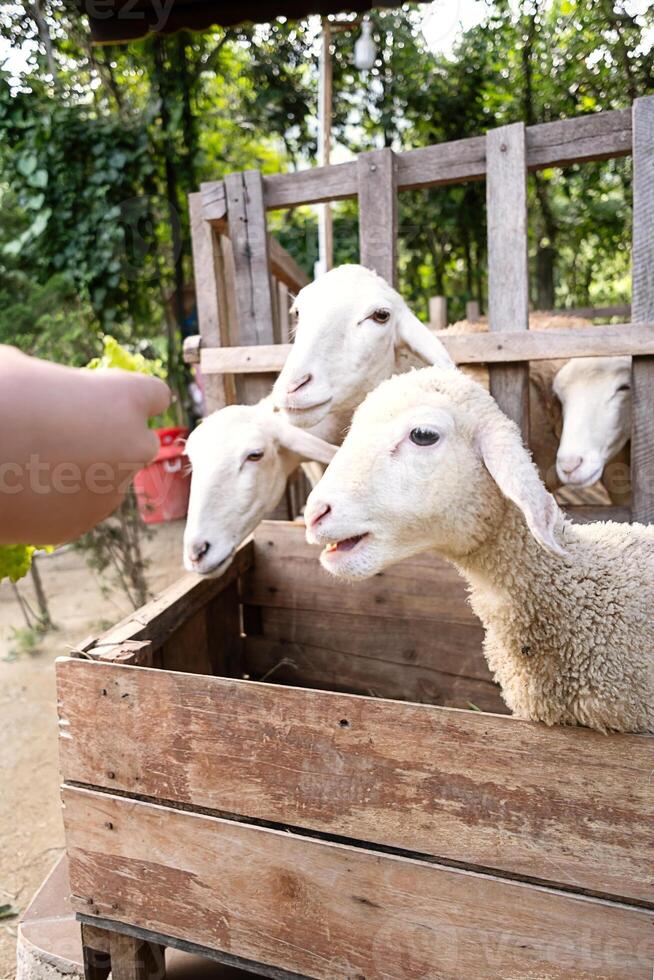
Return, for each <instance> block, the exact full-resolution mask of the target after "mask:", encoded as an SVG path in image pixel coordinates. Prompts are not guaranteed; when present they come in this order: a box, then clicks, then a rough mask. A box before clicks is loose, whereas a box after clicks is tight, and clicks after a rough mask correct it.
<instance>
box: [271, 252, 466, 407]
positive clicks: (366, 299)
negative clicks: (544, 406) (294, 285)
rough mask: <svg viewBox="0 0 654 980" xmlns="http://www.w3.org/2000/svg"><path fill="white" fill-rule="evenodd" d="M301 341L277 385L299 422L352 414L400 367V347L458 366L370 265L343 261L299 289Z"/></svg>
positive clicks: (276, 392) (276, 395) (279, 402)
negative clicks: (340, 264)
mask: <svg viewBox="0 0 654 980" xmlns="http://www.w3.org/2000/svg"><path fill="white" fill-rule="evenodd" d="M294 311H295V316H296V318H297V320H296V326H295V342H294V344H293V347H292V349H291V353H290V354H289V357H288V360H287V361H286V364H285V365H284V368H283V370H282V372H281V373H280V375H279V377H278V378H277V381H276V383H275V386H274V388H273V399H274V402H275V405H276V406H277V407H278V408H280V409H283V410H284V411H285V412H286V413H287V415H288V418H289V420H290V421H291V422H292V423H293V424H294V425H299V426H302V427H311V426H314V425H316V424H317V423H318V422H320V421H321V419H323V418H325V416H326V415H327V414H328V413H331V412H345V411H351V410H353V409H354V408H356V406H357V405H358V404H359V403H360V402H361V401H362V399H363V397H364V396H365V395H366V394H367V392H369V391H372V390H373V388H376V387H377V385H378V384H379V382H380V381H382V380H383V379H384V378H389V377H390V376H391V375H392V374H393V371H394V366H395V352H396V349H397V348H398V347H401V346H406V347H409V348H410V349H411V350H413V351H414V353H416V354H418V356H419V357H421V358H422V359H423V360H424V361H425V363H427V364H439V365H440V366H441V367H453V364H452V361H451V359H450V357H449V355H448V353H447V351H446V350H445V348H444V347H443V345H442V344H441V343H440V342H439V341H438V340H437V339H436V338H435V337H434V336H433V334H432V333H431V332H430V330H429V329H428V328H427V327H426V326H424V324H422V323H420V321H419V320H418V319H417V318H416V317H415V316H414V315H413V313H411V311H410V310H409V308H408V306H407V305H406V303H405V302H404V300H403V299H402V297H401V296H400V294H399V293H398V292H396V290H394V289H393V288H392V287H391V286H389V285H388V283H387V282H386V281H385V280H384V279H382V278H381V277H380V276H378V275H377V274H376V273H375V272H372V271H371V270H370V269H366V268H364V267H363V266H360V265H342V266H339V267H338V268H337V269H332V270H331V271H330V272H327V273H325V275H323V276H321V277H320V278H319V279H316V281H315V282H312V283H310V284H309V285H308V286H305V287H304V289H302V290H300V292H299V293H298V295H297V297H296V300H295V304H294Z"/></svg>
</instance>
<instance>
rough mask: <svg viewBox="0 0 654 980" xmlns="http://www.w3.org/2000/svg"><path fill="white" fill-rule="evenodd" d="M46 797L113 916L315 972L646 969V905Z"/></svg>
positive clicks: (153, 808) (128, 805) (172, 814)
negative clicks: (59, 808) (60, 813)
mask: <svg viewBox="0 0 654 980" xmlns="http://www.w3.org/2000/svg"><path fill="white" fill-rule="evenodd" d="M290 724H291V728H290V731H292V730H293V723H292V721H290ZM547 734H550V733H549V732H548V733H547ZM487 745H488V743H487ZM412 747H413V746H407V748H408V749H409V750H410V749H411V748H412ZM521 759H523V760H524V753H523V754H521ZM476 761H477V760H475V762H474V763H473V764H472V765H473V768H474V765H475V764H476ZM360 778H361V781H362V782H364V781H365V780H366V779H367V778H369V777H367V776H366V774H365V773H364V772H362V773H361V777H360ZM307 779H308V780H309V782H310V781H311V774H310V773H307ZM425 790H426V795H428V794H429V787H425ZM463 792H465V791H463ZM62 797H63V801H64V807H65V810H64V813H65V818H66V833H67V842H68V850H69V854H70V879H71V891H72V898H71V904H72V906H73V908H74V909H76V910H79V911H81V912H86V913H88V908H89V906H88V899H89V898H91V897H92V901H93V904H94V907H95V908H98V909H99V911H100V914H105V915H107V916H111V918H113V919H115V920H118V921H126V922H129V923H133V922H137V923H139V922H144V921H145V922H147V925H148V926H149V927H150V928H151V929H152V930H154V931H156V932H158V933H160V934H162V935H163V936H165V935H166V934H171V935H174V936H176V937H178V938H182V939H187V940H189V941H191V942H196V943H201V944H204V945H207V946H212V947H214V948H217V949H221V950H226V951H228V952H230V953H231V954H233V955H237V956H242V957H244V958H246V959H250V960H253V961H255V962H257V961H258V962H261V963H264V964H267V965H270V966H275V967H278V968H280V969H283V970H290V971H292V972H295V973H299V974H300V975H303V976H307V977H313V978H315V980H334V978H343V977H352V978H353V977H360V976H364V977H381V976H388V977H409V976H410V977H442V976H451V977H488V976H502V977H550V978H558V980H562V978H572V977H574V978H575V980H597V978H598V977H607V978H608V977H610V978H611V980H651V973H652V962H653V960H654V928H653V925H654V913H652V912H651V911H649V910H646V909H641V908H634V907H629V906H625V905H620V904H615V903H610V902H602V901H599V900H596V899H595V900H594V899H589V898H580V897H578V896H575V895H571V894H566V893H564V892H561V891H555V890H549V889H545V888H533V887H527V886H525V885H524V884H522V883H520V882H514V881H511V880H506V879H500V878H497V877H494V876H492V875H487V874H474V873H471V872H469V871H462V870H459V869H456V868H447V867H442V866H440V865H438V864H430V863H427V862H423V861H420V860H412V859H410V858H408V857H403V856H399V855H398V856H395V855H389V854H384V853H379V852H373V851H368V850H365V849H363V848H358V847H351V846H348V845H345V844H340V843H335V842H327V841H322V840H314V839H308V838H305V837H303V836H300V835H295V834H291V833H284V832H280V831H276V830H269V829H267V828H264V827H257V826H251V825H245V824H241V823H238V822H236V821H230V820H223V819H220V818H218V817H214V816H209V815H204V814H198V813H192V812H186V811H182V810H175V809H171V808H168V807H162V806H157V805H155V804H153V803H149V802H141V801H137V800H134V799H125V798H123V797H118V796H113V795H110V794H107V793H98V792H94V791H91V790H85V789H79V788H76V787H72V786H65V787H64V789H63V793H62ZM457 803H458V800H456V801H454V804H455V805H456V804H457ZM341 805H342V807H343V809H347V806H348V801H347V799H346V798H344V799H343V803H342V804H341ZM450 806H452V803H450ZM581 813H582V814H584V815H585V813H586V808H585V807H584V806H583V805H582V808H581ZM577 822H578V823H579V824H582V823H584V821H583V819H579V816H577ZM105 909H106V912H104V910H105Z"/></svg>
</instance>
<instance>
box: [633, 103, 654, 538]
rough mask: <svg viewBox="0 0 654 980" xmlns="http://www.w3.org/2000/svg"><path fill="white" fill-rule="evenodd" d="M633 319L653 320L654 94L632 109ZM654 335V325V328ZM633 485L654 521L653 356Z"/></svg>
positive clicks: (642, 386) (637, 511)
mask: <svg viewBox="0 0 654 980" xmlns="http://www.w3.org/2000/svg"><path fill="white" fill-rule="evenodd" d="M633 130H634V178H633V195H634V202H633V254H632V270H633V271H632V311H633V312H632V317H633V320H634V322H635V323H639V322H642V321H646V320H649V321H651V320H654V98H653V97H652V96H648V97H646V98H642V99H636V101H635V102H634V107H633ZM652 333H653V334H654V329H653V330H652ZM632 373H633V377H632V389H633V391H632V399H633V401H632V430H631V485H632V512H633V518H634V520H635V521H641V522H643V523H651V522H652V521H654V397H653V393H654V357H651V356H648V357H642V358H636V359H634V363H633V372H632Z"/></svg>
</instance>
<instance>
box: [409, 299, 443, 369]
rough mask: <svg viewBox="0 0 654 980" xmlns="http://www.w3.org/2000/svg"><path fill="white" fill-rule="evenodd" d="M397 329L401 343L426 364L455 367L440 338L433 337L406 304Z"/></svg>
mask: <svg viewBox="0 0 654 980" xmlns="http://www.w3.org/2000/svg"><path fill="white" fill-rule="evenodd" d="M397 331H398V337H399V339H400V340H401V341H402V343H403V344H406V346H407V347H408V348H410V350H412V351H413V353H414V354H417V355H418V357H421V358H422V359H423V361H425V363H426V364H434V365H435V366H436V367H439V368H455V367H456V365H455V363H454V361H453V360H452V358H451V357H450V355H449V354H448V353H447V351H446V350H445V347H444V346H443V344H441V342H440V340H437V338H436V337H434V335H433V333H432V332H431V330H430V329H429V327H426V326H425V324H424V323H421V322H420V320H419V319H418V317H417V316H415V314H413V313H412V312H411V310H410V309H409V307H408V306H406V305H405V306H404V310H403V311H402V314H401V315H400V320H399V323H398V325H397Z"/></svg>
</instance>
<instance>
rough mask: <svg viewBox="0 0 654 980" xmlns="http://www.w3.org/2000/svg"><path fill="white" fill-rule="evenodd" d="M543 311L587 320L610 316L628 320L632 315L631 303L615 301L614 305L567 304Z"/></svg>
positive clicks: (553, 314)
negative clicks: (556, 308) (558, 308)
mask: <svg viewBox="0 0 654 980" xmlns="http://www.w3.org/2000/svg"><path fill="white" fill-rule="evenodd" d="M539 312H540V311H539ZM543 312H545V313H548V314H551V315H552V316H579V317H582V318H583V319H585V320H592V319H594V318H600V317H609V316H619V317H621V318H622V319H623V320H628V319H630V317H631V303H615V304H614V305H613V306H566V307H564V308H563V309H560V310H545V311H543Z"/></svg>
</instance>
